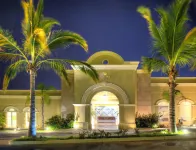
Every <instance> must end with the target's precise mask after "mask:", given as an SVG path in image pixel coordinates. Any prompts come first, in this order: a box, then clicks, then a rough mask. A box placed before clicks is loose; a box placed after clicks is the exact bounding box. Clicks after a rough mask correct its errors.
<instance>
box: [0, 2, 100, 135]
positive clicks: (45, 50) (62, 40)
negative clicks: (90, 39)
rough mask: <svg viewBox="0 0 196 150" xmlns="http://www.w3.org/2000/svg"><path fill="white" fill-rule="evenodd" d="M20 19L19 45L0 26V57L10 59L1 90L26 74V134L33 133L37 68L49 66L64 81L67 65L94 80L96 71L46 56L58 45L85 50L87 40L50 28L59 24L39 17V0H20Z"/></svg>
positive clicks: (82, 63) (40, 10)
mask: <svg viewBox="0 0 196 150" xmlns="http://www.w3.org/2000/svg"><path fill="white" fill-rule="evenodd" d="M22 7H23V10H24V19H23V21H22V33H23V35H24V39H23V40H22V45H21V46H19V45H18V44H17V42H16V41H15V40H14V38H13V36H12V35H11V34H10V33H9V32H8V31H6V30H3V29H2V28H0V47H1V49H2V50H1V52H0V60H1V61H11V65H10V66H9V67H8V68H7V70H6V72H5V76H4V80H3V89H7V87H8V84H9V81H10V80H12V79H14V78H15V77H16V75H17V74H18V73H20V72H22V71H27V72H28V73H29V75H30V99H31V104H30V123H29V132H28V136H29V137H35V136H36V127H35V77H36V76H37V70H38V69H49V68H50V69H52V70H54V71H55V72H56V74H57V75H59V76H60V77H62V78H64V79H65V80H66V81H68V78H67V72H66V70H67V69H68V68H70V66H72V67H74V68H75V69H79V70H80V71H82V72H84V73H86V74H88V75H90V76H91V77H92V78H93V79H94V80H97V79H98V75H97V72H96V71H95V70H94V68H93V67H91V66H90V65H88V64H87V63H84V62H81V61H74V60H68V59H54V58H50V57H49V56H51V54H52V52H53V51H54V50H55V49H57V48H61V47H64V48H65V47H68V46H69V45H71V44H76V45H79V46H81V47H82V48H83V49H84V50H85V51H87V50H88V45H87V42H86V41H85V39H84V38H83V37H81V36H80V35H78V34H76V33H73V32H71V31H63V30H56V31H54V30H52V29H53V27H54V25H60V23H59V22H58V21H57V20H55V19H53V18H47V17H44V16H43V0H39V1H38V4H37V8H35V7H34V3H33V0H27V1H26V0H22Z"/></svg>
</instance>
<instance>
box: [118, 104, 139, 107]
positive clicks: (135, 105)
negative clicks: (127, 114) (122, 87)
mask: <svg viewBox="0 0 196 150" xmlns="http://www.w3.org/2000/svg"><path fill="white" fill-rule="evenodd" d="M119 106H133V107H135V106H136V104H119Z"/></svg>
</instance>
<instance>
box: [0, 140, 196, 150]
mask: <svg viewBox="0 0 196 150" xmlns="http://www.w3.org/2000/svg"><path fill="white" fill-rule="evenodd" d="M65 149H68V150H69V149H70V150H195V149H196V141H193V140H191V141H149V142H119V143H99V144H98V143H90V144H89V143H88V144H64V145H62V144H61V145H40V146H39V145H36V146H35V145H34V146H0V150H65Z"/></svg>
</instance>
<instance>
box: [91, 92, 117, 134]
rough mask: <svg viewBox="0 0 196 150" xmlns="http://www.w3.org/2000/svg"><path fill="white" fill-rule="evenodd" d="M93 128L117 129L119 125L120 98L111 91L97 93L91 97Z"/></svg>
mask: <svg viewBox="0 0 196 150" xmlns="http://www.w3.org/2000/svg"><path fill="white" fill-rule="evenodd" d="M91 125H92V129H100V130H117V129H118V126H119V100H118V98H117V97H116V95H115V94H113V93H112V92H109V91H101V92H98V93H96V94H95V95H94V96H93V97H92V99H91Z"/></svg>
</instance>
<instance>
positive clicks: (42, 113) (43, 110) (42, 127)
mask: <svg viewBox="0 0 196 150" xmlns="http://www.w3.org/2000/svg"><path fill="white" fill-rule="evenodd" d="M42 129H43V130H44V98H43V97H42Z"/></svg>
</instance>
